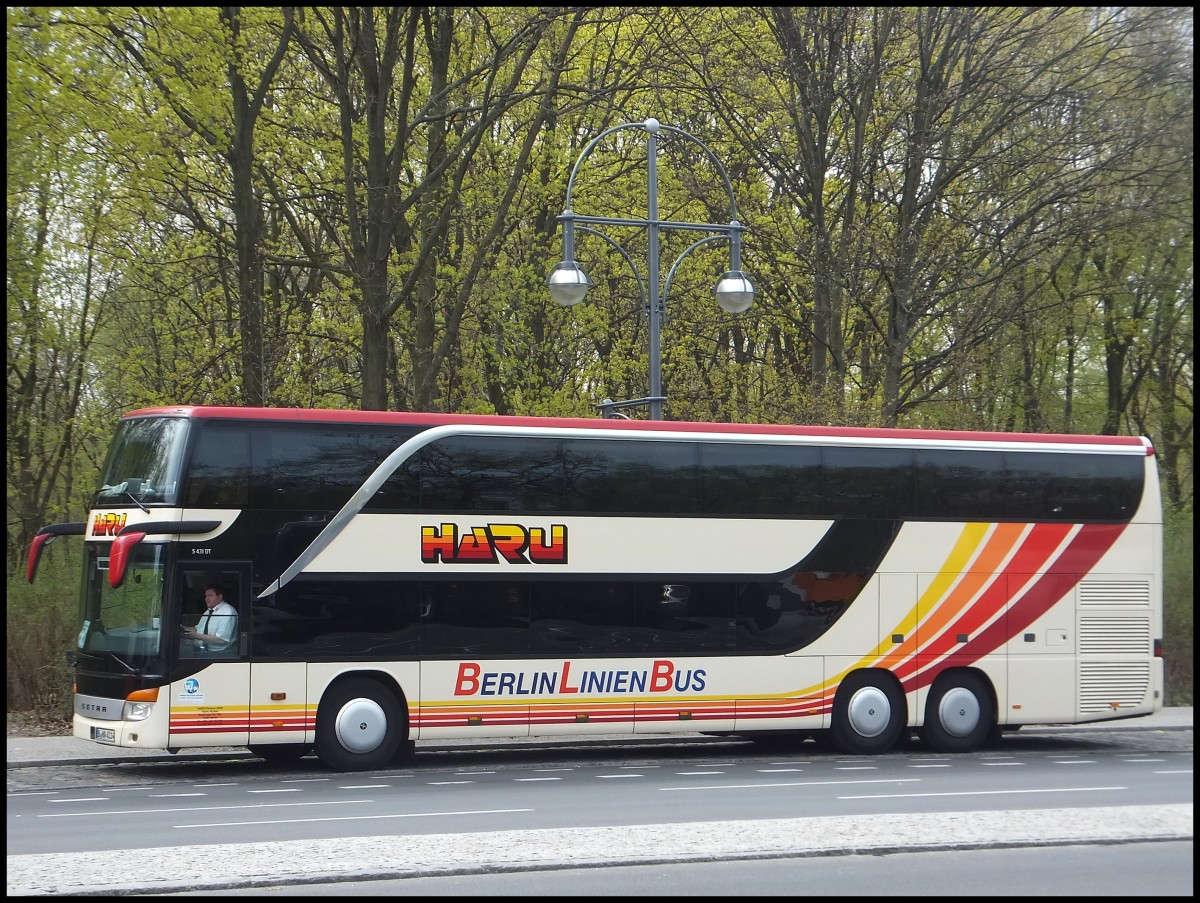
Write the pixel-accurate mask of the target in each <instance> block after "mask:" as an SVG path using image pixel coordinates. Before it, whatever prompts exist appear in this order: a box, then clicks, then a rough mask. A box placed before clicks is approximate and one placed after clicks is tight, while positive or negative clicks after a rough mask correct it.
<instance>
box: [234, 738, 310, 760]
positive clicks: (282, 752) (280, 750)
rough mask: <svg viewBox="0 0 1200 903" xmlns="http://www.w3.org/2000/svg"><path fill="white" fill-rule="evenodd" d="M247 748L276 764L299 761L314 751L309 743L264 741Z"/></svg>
mask: <svg viewBox="0 0 1200 903" xmlns="http://www.w3.org/2000/svg"><path fill="white" fill-rule="evenodd" d="M247 748H248V749H249V750H250V752H252V753H254V755H256V756H258V757H259V758H260V759H266V760H267V761H268V762H272V763H274V764H276V765H287V764H290V763H292V762H298V761H300V760H301V759H303V758H304V757H305V756H307V755H308V754H309V753H310V752H312V747H311V746H309V745H308V744H307V743H262V744H258V745H255V746H250V747H247Z"/></svg>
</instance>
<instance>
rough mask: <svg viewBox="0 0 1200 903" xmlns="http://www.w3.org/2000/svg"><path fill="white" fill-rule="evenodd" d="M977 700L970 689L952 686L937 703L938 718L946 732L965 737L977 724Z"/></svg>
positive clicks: (978, 712)
mask: <svg viewBox="0 0 1200 903" xmlns="http://www.w3.org/2000/svg"><path fill="white" fill-rule="evenodd" d="M979 715H980V710H979V700H978V699H977V698H976V697H975V694H974V693H972V692H971V691H970V690H965V689H963V688H962V687H954V688H953V689H951V690H950V691H949V692H947V693H946V695H945V696H943V697H942V701H941V702H940V703H939V704H938V720H939V721H940V722H941V723H942V728H943V729H944V730H945V731H946V733H947V734H950V735H951V736H954V737H965V736H967V734H969V733H971V731H973V730H975V728H977V727H978V726H979Z"/></svg>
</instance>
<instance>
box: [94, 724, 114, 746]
mask: <svg viewBox="0 0 1200 903" xmlns="http://www.w3.org/2000/svg"><path fill="white" fill-rule="evenodd" d="M92 739H93V740H96V741H98V742H100V743H116V742H117V732H116V730H115V729H113V728H111V727H94V728H92Z"/></svg>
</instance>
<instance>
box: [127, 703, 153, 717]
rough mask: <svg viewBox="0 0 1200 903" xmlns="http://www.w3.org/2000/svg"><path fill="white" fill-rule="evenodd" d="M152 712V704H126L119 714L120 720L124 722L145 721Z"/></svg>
mask: <svg viewBox="0 0 1200 903" xmlns="http://www.w3.org/2000/svg"><path fill="white" fill-rule="evenodd" d="M152 711H154V703H152V702H127V703H125V708H124V710H123V711H122V712H121V718H122V719H124V720H125V721H145V720H146V719H147V718H149V717H150V713H151V712H152Z"/></svg>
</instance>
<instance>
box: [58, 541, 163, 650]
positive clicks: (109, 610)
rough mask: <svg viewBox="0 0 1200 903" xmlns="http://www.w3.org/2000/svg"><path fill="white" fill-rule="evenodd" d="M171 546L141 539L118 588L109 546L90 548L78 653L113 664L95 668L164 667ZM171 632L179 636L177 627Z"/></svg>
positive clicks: (77, 646)
mask: <svg viewBox="0 0 1200 903" xmlns="http://www.w3.org/2000/svg"><path fill="white" fill-rule="evenodd" d="M166 551H167V546H166V545H164V544H155V543H139V544H138V545H137V546H135V547H134V549H133V551H132V554H131V556H130V562H129V566H128V568H127V570H126V576H125V580H124V581H123V582H122V584H121V586H120V587H119V588H117V589H113V588H112V587H111V586H109V583H108V547H107V546H96V545H91V546H89V547H88V551H87V563H86V568H87V573H86V576H85V582H84V592H83V611H82V619H81V623H80V629H79V636H78V638H77V640H76V648H77V650H78V654H79V655H80V657H82V658H87V659H89V660H102V661H106V662H108V663H109V664H108V665H104V666H100V665H99V661H93V662H92V664H93V665H94V666H99V667H100V668H102V669H104V670H109V669H111V670H113V671H115V672H125V673H128V674H161V673H162V671H163V655H162V650H163V645H164V644H163V642H162V636H163V635H164V632H163V630H162V617H163V615H162V604H163V575H164V571H165V563H166V558H167V555H166ZM166 635H167V636H169V637H170V638H172V639H173V638H174V634H173V633H172V632H171V631H169V630H168V631H167V632H166Z"/></svg>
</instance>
